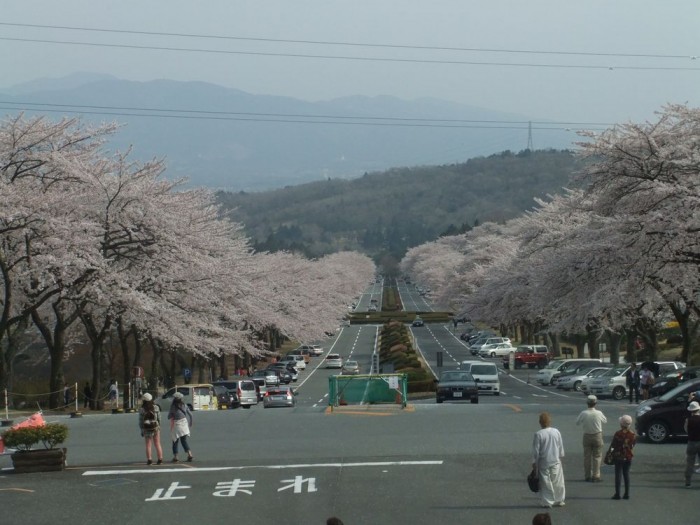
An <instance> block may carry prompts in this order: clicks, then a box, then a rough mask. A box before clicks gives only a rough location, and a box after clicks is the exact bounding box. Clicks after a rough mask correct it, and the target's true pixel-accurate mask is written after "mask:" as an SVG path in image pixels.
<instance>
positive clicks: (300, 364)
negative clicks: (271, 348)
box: [279, 354, 306, 370]
mask: <svg viewBox="0 0 700 525" xmlns="http://www.w3.org/2000/svg"><path fill="white" fill-rule="evenodd" d="M279 362H280V363H292V365H294V368H296V369H297V370H306V361H305V360H304V356H303V355H289V354H287V355H286V356H284V357H283V358H282V359H280V360H279Z"/></svg>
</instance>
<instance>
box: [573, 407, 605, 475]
mask: <svg viewBox="0 0 700 525" xmlns="http://www.w3.org/2000/svg"><path fill="white" fill-rule="evenodd" d="M586 404H587V405H588V408H586V409H585V410H583V411H582V412H581V413H580V414H579V415H578V418H576V425H577V426H582V427H583V476H584V479H585V480H586V481H592V482H593V483H599V482H600V481H601V479H600V464H601V462H602V460H603V424H604V423H607V422H608V420H607V419H606V417H605V414H603V413H602V412H601V411H600V410H598V409H597V408H596V405H597V404H598V398H597V397H595V396H593V395H590V396H588V397H587V398H586Z"/></svg>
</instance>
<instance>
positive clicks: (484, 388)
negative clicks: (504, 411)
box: [459, 361, 501, 396]
mask: <svg viewBox="0 0 700 525" xmlns="http://www.w3.org/2000/svg"><path fill="white" fill-rule="evenodd" d="M459 369H460V370H465V371H467V372H469V373H470V374H471V375H472V376H473V377H474V379H475V380H476V382H477V384H478V386H479V393H480V394H493V395H496V396H499V395H501V380H500V379H499V377H498V367H497V366H496V364H495V363H486V362H484V361H462V362H461V363H460V364H459Z"/></svg>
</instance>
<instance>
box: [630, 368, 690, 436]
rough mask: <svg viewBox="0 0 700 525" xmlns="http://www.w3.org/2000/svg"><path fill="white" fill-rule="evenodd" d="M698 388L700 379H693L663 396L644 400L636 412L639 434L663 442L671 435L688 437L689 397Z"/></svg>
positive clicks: (636, 424)
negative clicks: (685, 424) (685, 427)
mask: <svg viewBox="0 0 700 525" xmlns="http://www.w3.org/2000/svg"><path fill="white" fill-rule="evenodd" d="M698 390H700V379H692V380H690V381H686V382H685V383H681V384H680V385H678V386H677V387H676V388H674V389H673V390H669V391H668V392H666V393H665V394H664V395H662V396H659V397H656V398H654V399H647V400H646V401H642V402H641V403H640V404H639V406H638V407H637V410H636V413H635V416H636V417H635V429H636V431H637V434H639V435H640V436H643V437H646V438H647V439H648V440H649V441H651V442H652V443H663V442H665V441H667V440H668V439H669V438H671V437H686V436H687V434H686V432H685V429H684V428H683V425H684V423H685V420H686V419H687V417H688V397H689V396H690V394H691V393H692V392H696V391H698Z"/></svg>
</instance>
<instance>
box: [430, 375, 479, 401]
mask: <svg viewBox="0 0 700 525" xmlns="http://www.w3.org/2000/svg"><path fill="white" fill-rule="evenodd" d="M435 382H436V383H437V388H436V391H435V402H436V403H442V402H443V401H466V400H467V399H468V400H469V401H471V402H472V403H478V402H479V387H478V386H477V383H476V380H475V379H474V377H473V376H472V375H471V374H470V373H469V372H467V371H464V370H445V371H444V372H442V373H441V374H440V379H436V380H435Z"/></svg>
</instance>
